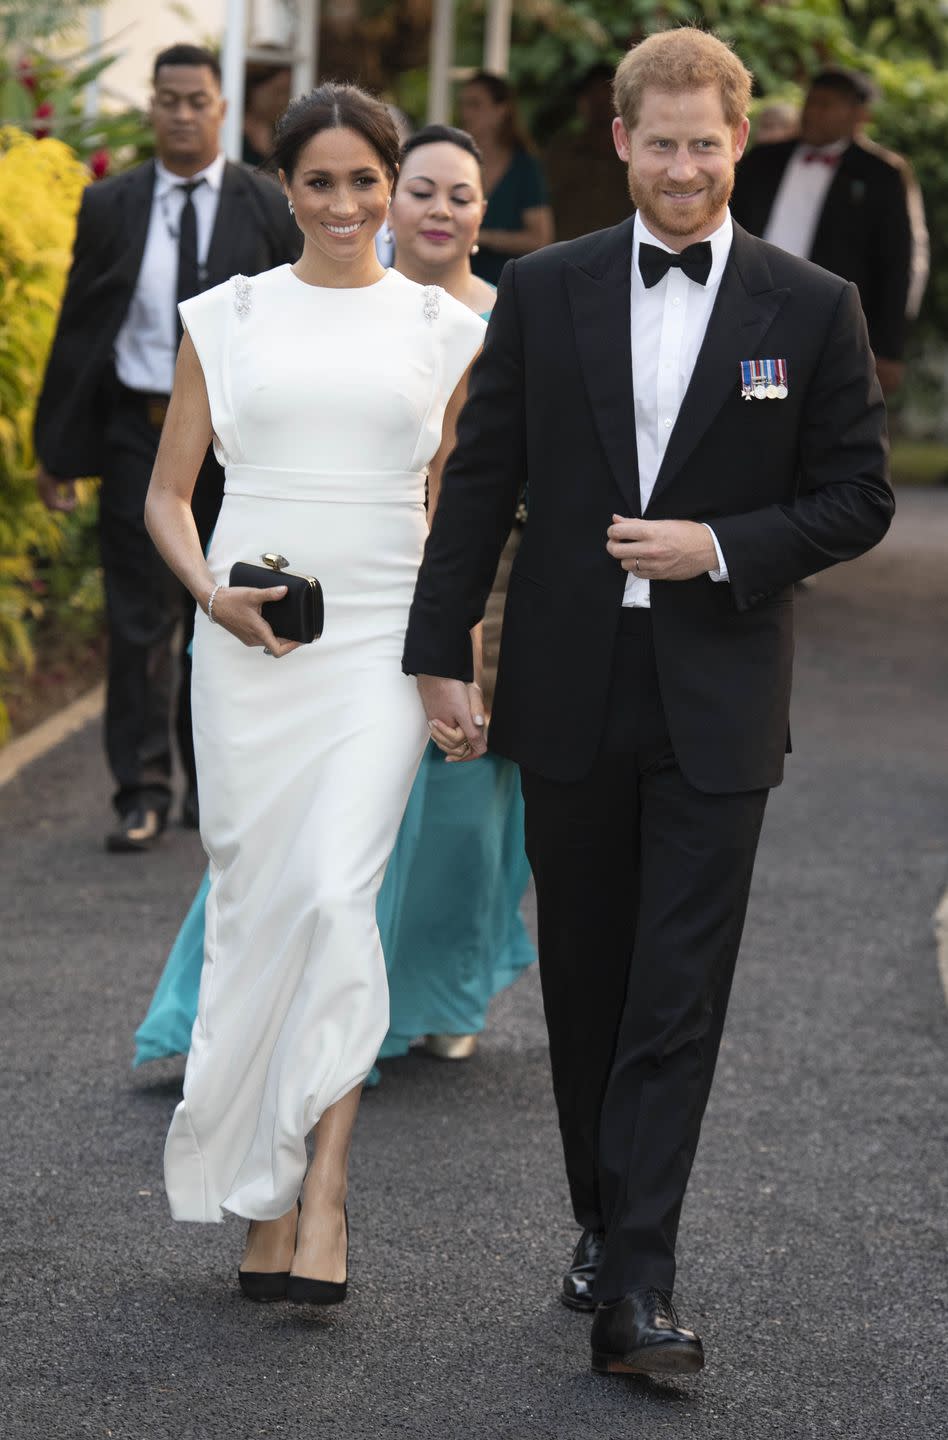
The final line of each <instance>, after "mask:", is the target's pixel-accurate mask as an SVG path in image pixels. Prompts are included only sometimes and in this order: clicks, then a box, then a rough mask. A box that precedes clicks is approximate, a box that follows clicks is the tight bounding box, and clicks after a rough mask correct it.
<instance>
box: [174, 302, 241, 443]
mask: <svg viewBox="0 0 948 1440" xmlns="http://www.w3.org/2000/svg"><path fill="white" fill-rule="evenodd" d="M236 301H237V296H236V292H235V290H234V282H233V280H227V281H225V282H224V284H223V285H215V286H214V288H213V289H212V290H205V291H204V292H203V294H201V295H194V296H192V298H191V299H190V300H182V301H181V303H180V304H179V306H178V313H179V315H180V316H181V323H182V325H183V326H184V328H185V330H186V331H187V332H188V334H189V335H190V337H191V343H192V345H193V346H194V348H195V350H196V352H197V357H198V360H199V361H200V364H201V370H202V371H203V373H204V385H205V388H206V389H207V398H208V403H209V405H210V409H211V426H212V429H213V431H214V454H215V455H216V456H217V459H218V461H219V462H220V464H221V465H226V464H227V462H228V461H229V460H233V459H235V457H236V454H237V451H238V442H237V428H236V425H235V423H234V416H233V410H232V407H231V401H230V346H231V338H232V337H231V331H232V327H233V318H234V314H235V304H236Z"/></svg>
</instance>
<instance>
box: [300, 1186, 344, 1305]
mask: <svg viewBox="0 0 948 1440" xmlns="http://www.w3.org/2000/svg"><path fill="white" fill-rule="evenodd" d="M344 1213H345V1217H346V1278H345V1280H310V1279H309V1277H308V1276H307V1275H290V1277H289V1279H288V1280H287V1282H286V1298H287V1300H289V1302H290V1304H291V1305H341V1304H342V1302H343V1300H345V1298H346V1291H347V1289H348V1287H349V1207H348V1206H346V1209H345V1212H344Z"/></svg>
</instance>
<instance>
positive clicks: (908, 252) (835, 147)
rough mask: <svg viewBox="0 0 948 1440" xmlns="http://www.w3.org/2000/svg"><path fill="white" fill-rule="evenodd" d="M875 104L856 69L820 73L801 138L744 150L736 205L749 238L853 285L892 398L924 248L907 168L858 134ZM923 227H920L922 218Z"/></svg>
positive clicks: (810, 96)
mask: <svg viewBox="0 0 948 1440" xmlns="http://www.w3.org/2000/svg"><path fill="white" fill-rule="evenodd" d="M871 101H872V87H871V84H870V82H869V81H868V80H867V79H866V77H865V76H862V75H859V74H857V73H856V72H855V71H850V70H843V69H837V68H828V69H825V70H821V71H820V72H819V73H818V74H817V75H814V77H813V79H812V80H811V82H810V88H809V93H808V94H807V97H806V101H805V103H804V106H803V113H802V115H801V117H800V137H799V139H798V140H785V141H781V142H779V143H777V144H774V145H758V146H757V147H756V148H755V149H753V150H750V151H749V152H748V153H747V155H746V156H745V157H744V159H743V160H742V161H741V163H740V165H739V166H738V170H737V179H736V182H735V186H734V197H733V200H732V204H731V209H732V213H733V215H734V218H735V220H738V221H739V222H740V224H741V225H743V226H744V227H745V229H747V230H749V231H750V232H751V234H752V235H761V236H762V237H763V238H764V239H765V240H768V241H770V243H771V244H772V245H779V246H780V248H781V249H782V250H789V251H790V253H791V254H792V255H801V256H803V257H804V258H805V259H808V260H812V261H813V262H814V264H816V265H822V266H823V268H824V269H826V270H831V271H832V272H833V274H834V275H841V276H842V277H843V278H844V279H846V280H852V281H853V283H854V284H855V285H856V287H857V288H858V290H859V298H860V301H861V302H862V308H863V310H864V311H865V315H866V322H867V324H868V326H869V343H870V345H871V346H872V349H873V351H874V352H875V356H876V364H877V366H878V374H879V380H880V382H881V384H882V388H883V390H884V391H886V392H887V393H888V392H891V391H893V390H895V389H897V388H898V386H899V384H900V383H901V380H902V375H903V366H902V352H903V350H904V348H905V336H906V328H907V315H908V312H909V308H910V307H909V304H908V299H909V288H910V285H911V282H912V274H913V263H914V262H913V257H914V256H915V255H916V254H917V253H919V247H918V246H916V245H915V243H914V240H913V224H912V218H911V213H910V204H909V198H910V192H909V188H908V185H907V177H906V174H905V170H904V166H902V167H900V166H899V165H896V164H894V163H893V160H894V157H893V156H891V155H888V154H887V153H886V152H884V151H882V150H880V149H879V148H878V147H875V146H872V145H871V144H869V143H868V142H866V141H864V140H863V139H862V138H861V137H860V134H859V130H860V127H861V125H862V124H863V123H864V121H865V119H866V116H867V113H868V108H869V106H870V104H871ZM921 225H922V229H923V231H924V212H922V218H921ZM922 251H924V247H922Z"/></svg>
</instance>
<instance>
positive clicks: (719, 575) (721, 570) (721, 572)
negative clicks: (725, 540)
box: [701, 521, 728, 580]
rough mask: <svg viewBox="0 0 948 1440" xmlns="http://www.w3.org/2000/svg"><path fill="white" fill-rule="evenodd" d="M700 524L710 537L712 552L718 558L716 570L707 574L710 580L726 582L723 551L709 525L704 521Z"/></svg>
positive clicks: (725, 565)
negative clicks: (712, 545)
mask: <svg viewBox="0 0 948 1440" xmlns="http://www.w3.org/2000/svg"><path fill="white" fill-rule="evenodd" d="M701 523H702V524H703V525H704V528H705V529H706V530H707V532H708V534H709V535H710V536H711V539H712V540H713V541H714V551H715V554H716V555H717V557H718V568H717V569H716V570H709V571H708V574H709V576H710V577H711V579H712V580H726V579H727V578H728V574H727V561H726V560H725V558H724V551H723V550H722V549H721V546H720V545H719V544H718V537H717V536H716V535H715V533H714V531H713V530H712V529H711V526H710V525H706V524H705V522H704V521H702V522H701Z"/></svg>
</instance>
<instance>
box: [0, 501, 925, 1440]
mask: <svg viewBox="0 0 948 1440" xmlns="http://www.w3.org/2000/svg"><path fill="white" fill-rule="evenodd" d="M946 602H948V493H946V492H943V491H939V492H930V493H924V492H908V493H903V496H902V502H901V507H900V513H899V517H898V521H897V524H896V527H895V530H894V532H893V534H892V536H891V538H890V539H889V541H888V542H887V543H886V544H885V546H884V547H883V548H882V549H881V550H880V551H878V552H877V553H876V554H874V555H872V556H869V557H867V558H866V559H865V560H863V561H860V562H859V563H858V564H856V565H852V566H848V567H843V568H842V569H840V570H838V571H836V572H834V573H832V574H830V575H827V576H824V577H821V578H820V579H819V580H818V582H817V583H816V585H815V586H813V587H812V588H811V589H810V590H808V591H807V592H805V593H804V594H802V595H801V596H800V597H799V601H798V614H799V644H798V668H797V677H798V678H797V689H796V695H795V704H794V716H793V721H794V725H793V728H794V740H795V743H796V746H797V753H796V755H795V756H794V757H793V760H792V763H791V765H790V774H789V779H788V783H787V784H786V785H785V786H784V788H783V789H782V790H781V791H780V792H778V793H777V795H776V796H775V797H774V800H773V802H772V804H771V808H770V812H769V816H768V821H767V824H766V827H765V839H764V843H763V846H762V851H761V855H760V862H759V866H758V873H757V879H756V883H755V889H754V895H753V900H752V905H751V913H750V917H749V922H748V929H747V934H746V940H745V945H744V951H743V957H742V961H741V964H740V966H739V971H738V980H737V982H736V986H735V994H734V1000H733V1004H732V1011H731V1020H730V1024H729V1029H728V1033H727V1036H726V1041H725V1046H724V1049H723V1051H722V1057H721V1065H720V1069H719V1074H718V1080H717V1086H716V1089H715V1093H714V1097H713V1100H712V1105H711V1109H710V1112H709V1115H708V1120H707V1124H706V1127H705V1134H704V1139H703V1143H702V1148H701V1150H700V1152H699V1158H698V1164H697V1166H696V1169H695V1173H694V1179H693V1183H692V1187H691V1192H690V1198H689V1203H688V1206H687V1209H686V1213H685V1217H684V1222H683V1226H682V1236H681V1272H680V1289H679V1296H678V1298H679V1301H680V1304H681V1308H682V1310H683V1312H684V1315H685V1317H686V1318H687V1320H688V1321H690V1322H693V1323H695V1324H696V1325H697V1326H698V1328H699V1329H700V1330H701V1332H702V1334H703V1336H704V1339H705V1343H706V1346H707V1350H708V1354H709V1366H708V1369H707V1370H706V1372H705V1374H704V1375H703V1376H702V1377H701V1378H700V1379H698V1380H697V1381H696V1382H689V1383H681V1384H678V1385H667V1386H661V1385H657V1384H650V1383H647V1382H625V1381H618V1380H605V1379H599V1378H594V1377H592V1376H591V1375H590V1374H589V1372H588V1352H587V1330H588V1322H587V1321H586V1320H584V1319H583V1318H582V1317H580V1316H576V1315H573V1314H570V1313H568V1312H567V1311H566V1310H564V1309H563V1308H562V1307H561V1306H560V1305H559V1304H558V1303H557V1300H556V1284H557V1278H558V1275H559V1272H560V1270H561V1268H562V1265H563V1262H564V1259H565V1258H566V1256H567V1254H568V1251H569V1248H570V1246H571V1243H572V1239H573V1233H574V1232H573V1227H572V1225H571V1222H570V1219H569V1215H568V1211H567V1204H566V1190H565V1185H564V1181H563V1176H562V1169H561V1162H560V1156H559V1150H558V1142H557V1134H556V1127H555V1124H554V1119H553V1111H552V1102H551V1098H550V1092H549V1076H548V1067H547V1059H546V1054H545V1049H544V1035H543V1026H542V1021H541V1017H540V1010H539V997H538V991H537V985H536V977H535V975H529V976H527V977H526V978H525V979H524V980H523V981H521V983H520V984H519V985H518V986H517V987H515V989H514V990H512V991H511V992H509V993H508V994H507V995H505V996H503V997H502V998H501V999H500V1001H499V1002H498V1003H497V1005H496V1007H495V1011H494V1015H493V1021H492V1024H491V1028H490V1031H489V1034H488V1036H487V1037H486V1039H485V1042H484V1044H483V1047H482V1049H481V1052H480V1054H479V1056H478V1057H477V1058H476V1060H474V1061H472V1062H471V1063H469V1064H468V1065H465V1066H462V1067H457V1068H451V1067H447V1066H443V1065H438V1064H436V1063H434V1062H431V1061H426V1060H423V1059H421V1058H417V1057H410V1058H408V1059H405V1060H403V1061H399V1062H395V1063H393V1064H391V1065H389V1066H387V1067H386V1075H385V1080H384V1083H383V1086H382V1088H381V1089H380V1090H379V1091H378V1092H377V1093H375V1094H372V1095H370V1096H368V1097H367V1099H366V1102H365V1105H364V1107H363V1112H362V1115H361V1118H360V1122H359V1131H358V1138H357V1145H356V1151H355V1162H354V1177H353V1178H354V1185H353V1196H352V1206H351V1211H352V1225H353V1257H352V1287H353V1288H352V1298H351V1301H350V1302H349V1303H348V1304H347V1306H346V1307H344V1310H343V1311H342V1312H341V1313H338V1314H332V1315H327V1316H320V1315H310V1314H307V1313H304V1312H300V1311H298V1310H293V1309H290V1308H288V1307H284V1306H276V1307H272V1308H262V1307H256V1306H251V1305H247V1304H246V1303H243V1302H242V1301H241V1300H240V1299H239V1297H238V1295H237V1293H236V1288H235V1286H234V1283H233V1270H234V1266H235V1264H236V1259H237V1255H238V1252H239V1249H240V1243H241V1229H240V1226H239V1224H238V1223H237V1222H236V1221H232V1222H229V1223H227V1224H225V1225H223V1226H220V1227H208V1228H205V1227H191V1226H187V1227H184V1226H180V1227H178V1226H174V1225H172V1224H171V1222H170V1221H169V1219H168V1217H167V1213H166V1208H165V1201H164V1196H163V1193H162V1185H161V1146H162V1140H163V1136H164V1131H165V1127H166V1125H167V1122H168V1118H169V1115H170V1112H171V1109H172V1107H173V1105H174V1103H175V1100H176V1097H177V1094H178V1088H179V1080H180V1074H181V1065H180V1064H179V1063H176V1062H168V1063H167V1064H165V1065H161V1066H153V1067H152V1068H151V1069H149V1070H146V1071H145V1072H144V1073H142V1072H138V1073H136V1074H132V1072H131V1071H130V1070H129V1068H128V1062H129V1057H130V1052H131V1033H132V1030H133V1028H134V1026H135V1024H136V1022H137V1020H138V1018H139V1017H140V1016H141V1014H142V1011H143V1009H144V1007H145V1004H146V1002H147V999H148V996H149V993H150V989H151V986H152V984H153V982H154V980H155V978H156V976H157V974H158V972H159V970H160V967H161V964H162V962H163V959H164V956H165V953H166V951H167V949H168V946H169V943H170V941H171V939H172V937H173V935H174V933H175V930H176V928H177V925H178V922H179V920H180V918H181V916H182V914H183V912H184V910H185V908H186V906H187V904H188V902H189V901H190V898H191V894H192V891H193V889H194V887H195V885H196V884H197V881H198V877H199V875H200V872H201V857H200V854H199V850H198V845H197V843H196V841H195V839H194V837H193V836H190V835H186V834H184V833H182V832H177V833H174V834H171V835H169V837H168V838H167V840H166V842H165V843H164V844H163V846H162V848H161V849H160V850H159V851H158V852H156V854H155V855H154V856H153V857H151V858H149V859H148V860H141V859H139V858H137V857H132V858H125V857H121V858H116V857H109V856H106V855H105V854H104V853H103V851H102V849H101V837H102V834H103V832H104V829H105V827H106V824H107V820H108V816H107V811H106V806H105V805H104V803H103V796H104V794H105V791H106V787H105V776H104V770H103V765H102V761H101V758H100V746H99V738H98V735H97V733H96V730H95V728H94V727H93V728H91V729H88V730H86V731H84V732H83V733H81V734H79V735H77V736H76V737H74V738H73V739H71V740H69V741H68V742H66V743H65V744H64V745H63V746H61V747H60V748H59V749H58V750H56V751H55V752H53V753H51V754H50V755H48V756H47V757H46V758H44V759H43V760H41V761H39V762H37V763H36V764H35V765H33V766H31V767H30V768H29V769H28V770H26V771H24V772H23V773H22V775H21V776H19V777H18V778H17V779H16V780H14V781H13V782H12V783H11V784H10V785H9V786H7V787H6V788H5V789H3V790H2V791H0V836H2V842H0V843H2V862H0V864H2V869H0V886H2V897H0V898H2V905H0V915H2V930H0V1007H2V1008H0V1014H2V1016H3V1020H2V1040H3V1060H2V1089H3V1114H4V1116H5V1120H4V1122H3V1125H2V1127H0V1159H2V1164H0V1195H2V1204H3V1219H2V1225H0V1245H2V1254H0V1324H2V1326H3V1335H2V1338H0V1367H2V1368H0V1433H2V1435H3V1437H4V1440H54V1437H55V1440H58V1437H68V1440H77V1437H85V1436H90V1437H93V1436H94V1437H108V1436H114V1437H116V1440H119V1437H121V1440H165V1437H167V1440H179V1437H181V1440H190V1437H195V1440H244V1437H254V1436H274V1437H280V1436H300V1437H302V1436H306V1437H314V1440H315V1437H319V1440H357V1437H358V1440H361V1437H367V1440H368V1437H371V1440H387V1437H390V1436H391V1437H398V1436H406V1437H411V1440H416V1437H418V1440H420V1437H429V1436H430V1437H437V1440H454V1437H458V1440H462V1437H463V1440H470V1437H474V1440H481V1437H484V1440H603V1437H605V1440H619V1437H630V1440H631V1437H639V1436H642V1437H648V1440H652V1437H655V1440H664V1437H679V1436H680V1437H683V1440H771V1437H783V1436H787V1437H813V1440H826V1437H832V1436H841V1437H845V1440H876V1437H878V1440H899V1437H903V1436H904V1437H912V1440H929V1437H930V1440H936V1437H939V1436H941V1435H944V1434H945V1433H948V1375H946V1363H945V1353H946V1345H945V1342H946V1339H948V1325H946V1308H945V1307H946V1286H945V1280H946V1274H945V1264H946V1229H948V1186H946V1177H945V1154H946V1149H945V1113H946V1112H945V1101H946V1098H948V1067H946V1063H945V1042H946V1037H948V1016H946V1008H945V1001H944V997H943V995H942V992H941V988H940V984H939V980H938V976H937V968H936V964H935V950H934V943H933V937H932V930H931V916H932V912H933V911H934V909H935V907H936V904H937V902H938V899H939V896H940V895H941V893H942V891H943V890H944V888H945V885H946V884H948V743H946V711H945V701H946V691H948V681H946V661H945V650H946V635H948V604H946Z"/></svg>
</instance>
